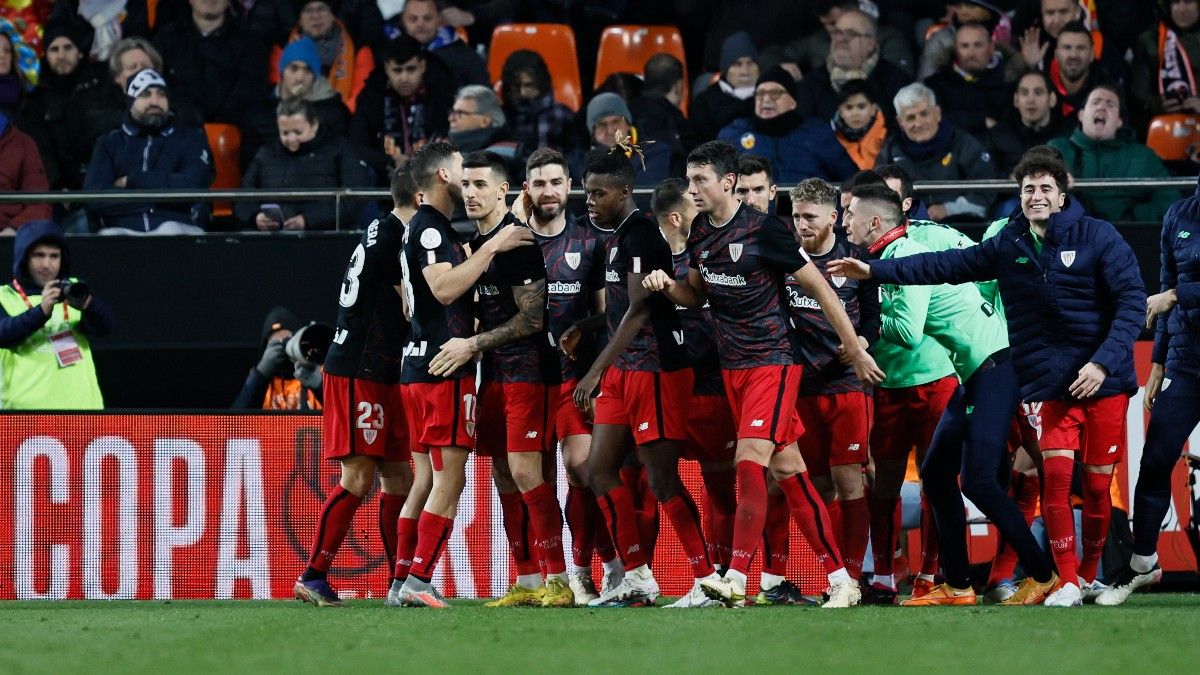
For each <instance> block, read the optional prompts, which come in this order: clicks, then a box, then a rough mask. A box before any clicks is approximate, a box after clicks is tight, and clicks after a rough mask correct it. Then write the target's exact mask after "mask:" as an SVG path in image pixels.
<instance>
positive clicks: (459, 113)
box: [449, 108, 483, 120]
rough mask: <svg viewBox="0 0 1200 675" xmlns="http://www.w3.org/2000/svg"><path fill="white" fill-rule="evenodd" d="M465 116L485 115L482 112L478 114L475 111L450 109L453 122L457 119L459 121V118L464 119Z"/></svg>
mask: <svg viewBox="0 0 1200 675" xmlns="http://www.w3.org/2000/svg"><path fill="white" fill-rule="evenodd" d="M463 115H483V113H481V112H477V111H474V110H459V109H458V108H451V109H450V115H449V117H450V119H452V120H456V119H458V118H460V117H462V116H463Z"/></svg>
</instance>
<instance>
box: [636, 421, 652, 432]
mask: <svg viewBox="0 0 1200 675" xmlns="http://www.w3.org/2000/svg"><path fill="white" fill-rule="evenodd" d="M649 428H650V423H649V422H642V423H641V424H639V425H638V431H645V430H647V429H649Z"/></svg>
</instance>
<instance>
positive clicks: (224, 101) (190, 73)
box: [154, 0, 267, 127]
mask: <svg viewBox="0 0 1200 675" xmlns="http://www.w3.org/2000/svg"><path fill="white" fill-rule="evenodd" d="M188 1H189V3H190V5H191V10H192V11H191V14H190V15H189V16H187V17H185V18H183V19H181V20H179V21H177V22H175V23H172V24H170V25H166V26H163V27H162V28H160V29H159V30H158V32H157V33H156V34H155V36H154V45H155V47H157V48H158V51H159V53H160V54H162V58H163V61H164V63H165V64H166V69H167V70H166V73H165V75H166V79H167V82H168V83H169V84H170V85H171V92H172V94H173V95H174V96H175V102H176V104H177V105H178V104H180V103H186V104H188V105H189V106H191V107H192V108H194V109H196V110H198V111H199V112H200V117H201V119H202V120H203V121H204V122H220V123H224V124H233V125H235V126H238V127H242V126H245V124H246V111H247V110H249V109H250V107H251V106H253V105H254V101H255V100H256V99H257V98H258V97H259V96H261V95H262V91H263V90H264V89H266V85H267V77H266V76H267V45H266V44H265V43H264V41H263V40H262V39H261V38H260V37H258V36H257V35H256V34H254V33H250V32H249V31H246V30H245V29H243V28H241V27H240V26H239V25H238V23H237V21H235V20H233V19H232V16H231V15H230V14H229V11H228V10H229V0H188Z"/></svg>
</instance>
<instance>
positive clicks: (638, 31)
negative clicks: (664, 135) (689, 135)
mask: <svg viewBox="0 0 1200 675" xmlns="http://www.w3.org/2000/svg"><path fill="white" fill-rule="evenodd" d="M662 52H666V53H667V54H670V55H671V56H674V57H675V58H677V59H679V62H680V63H682V64H684V66H683V98H682V99H681V102H680V104H679V107H680V109H682V110H683V112H684V114H687V110H688V100H689V99H690V92H689V89H690V88H691V81H690V80H689V79H688V74H687V57H686V56H684V53H683V36H682V35H680V34H679V29H678V28H675V27H674V26H609V27H608V28H605V29H604V32H603V33H601V34H600V51H599V53H598V54H597V55H596V81H595V84H594V86H596V87H599V86H600V84H601V83H602V82H604V80H605V79H606V78H607V77H608V76H609V75H612V74H613V73H633V74H635V75H641V74H642V72H643V71H644V70H645V68H646V62H647V61H649V60H650V57H651V56H654V55H655V54H659V53H662Z"/></svg>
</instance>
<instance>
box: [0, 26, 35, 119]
mask: <svg viewBox="0 0 1200 675" xmlns="http://www.w3.org/2000/svg"><path fill="white" fill-rule="evenodd" d="M28 90H29V81H28V80H26V79H25V73H24V72H23V71H22V70H21V68H20V67H19V66H18V64H17V45H16V43H14V42H13V38H12V36H10V35H9V34H8V33H5V32H3V31H0V113H6V114H8V115H10V116H12V117H16V115H17V114H18V113H19V112H20V111H21V107H22V106H23V104H24V103H25V96H26V94H27V92H28Z"/></svg>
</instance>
